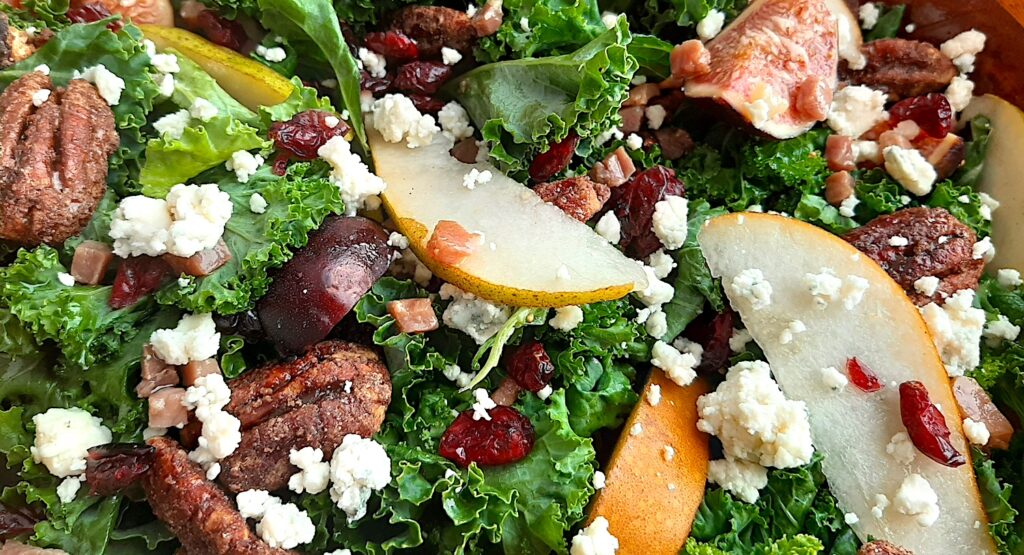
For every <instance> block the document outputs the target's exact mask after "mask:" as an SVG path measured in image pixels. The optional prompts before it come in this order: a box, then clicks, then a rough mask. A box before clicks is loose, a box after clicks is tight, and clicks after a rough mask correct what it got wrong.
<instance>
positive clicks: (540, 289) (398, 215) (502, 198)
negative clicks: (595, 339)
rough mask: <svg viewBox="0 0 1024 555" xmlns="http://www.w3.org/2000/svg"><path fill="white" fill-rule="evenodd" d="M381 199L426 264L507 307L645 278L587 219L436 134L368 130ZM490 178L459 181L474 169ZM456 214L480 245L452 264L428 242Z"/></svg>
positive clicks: (551, 302) (613, 292)
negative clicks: (459, 156)
mask: <svg viewBox="0 0 1024 555" xmlns="http://www.w3.org/2000/svg"><path fill="white" fill-rule="evenodd" d="M370 145H371V148H372V151H373V161H374V165H375V166H376V171H377V175H379V176H380V177H381V178H382V179H383V180H384V181H385V182H386V183H387V189H385V191H384V194H383V195H382V196H383V200H384V207H385V209H386V210H387V212H388V214H389V215H390V216H391V218H392V220H394V222H395V225H396V227H397V228H398V230H399V231H400V232H401V233H402V234H404V235H405V236H406V237H408V238H409V244H410V245H409V246H410V248H411V249H412V250H413V252H415V253H416V256H417V257H419V259H420V260H421V261H422V262H423V263H424V264H425V265H426V266H427V267H428V268H430V270H431V271H432V272H434V273H435V274H437V275H438V276H440V277H441V278H442V279H444V280H445V281H447V282H449V283H452V284H454V285H456V286H457V287H459V288H461V289H463V290H465V291H469V292H470V293H473V294H475V295H479V296H480V297H483V298H486V299H489V300H492V301H496V302H500V303H503V304H507V305H511V306H534V307H545V306H548V307H557V306H567V305H578V304H586V303H593V302H598V301H606V300H611V299H618V298H620V297H623V296H625V295H627V294H629V293H630V292H631V291H633V290H635V289H643V288H645V287H646V286H647V280H646V278H645V277H644V272H643V269H642V268H641V267H640V265H639V264H637V263H636V262H635V261H633V260H630V259H629V258H626V257H625V256H624V255H623V254H622V253H620V252H619V251H618V250H617V249H615V248H614V247H612V246H611V244H609V243H608V242H607V241H606V240H605V239H603V238H602V237H601V236H600V235H598V234H596V233H594V231H593V230H592V229H590V228H589V227H588V226H587V225H585V224H583V223H580V222H579V221H576V220H574V219H572V218H570V217H569V216H567V215H566V214H565V213H564V212H562V211H561V210H560V209H558V208H556V207H555V206H553V205H550V204H548V203H545V202H544V201H542V200H541V199H540V197H539V196H537V194H536V193H534V192H533V191H532V190H530V189H529V188H527V187H526V186H524V185H522V184H521V183H519V182H517V181H515V180H514V179H511V178H509V177H507V176H506V175H505V174H503V173H502V172H501V171H500V170H498V169H497V168H495V167H494V166H492V165H490V164H487V163H479V164H464V163H462V162H460V161H458V160H456V159H455V158H452V156H451V155H450V154H449V153H448V150H449V149H450V148H451V146H452V144H451V141H449V140H447V139H445V138H443V137H442V136H440V135H438V137H437V138H436V139H435V140H434V142H433V143H432V144H430V145H427V146H421V147H418V148H409V147H408V146H407V145H406V144H405V143H404V142H400V143H389V142H386V141H384V139H383V138H382V137H381V136H380V135H379V134H377V133H376V132H372V133H371V134H370ZM473 169H476V170H477V171H480V172H483V171H489V172H490V173H491V176H492V177H491V179H490V181H487V182H486V183H481V184H478V185H476V186H475V187H474V188H473V189H469V188H467V187H466V186H465V185H464V184H463V178H464V177H465V176H466V174H467V173H469V172H470V171H471V170H473ZM442 220H448V221H454V222H458V223H459V224H460V225H461V226H462V227H463V228H465V229H466V230H467V231H470V232H474V233H481V234H483V236H484V244H483V246H482V247H480V248H478V249H477V250H476V251H475V252H474V253H473V254H471V255H469V257H467V258H466V259H465V260H462V261H461V262H460V263H458V264H457V265H446V264H443V263H441V262H440V261H438V260H435V259H433V258H432V257H431V256H430V255H429V253H428V252H427V249H426V245H427V241H428V240H429V239H430V234H431V233H432V232H433V230H434V226H435V225H437V222H439V221H442Z"/></svg>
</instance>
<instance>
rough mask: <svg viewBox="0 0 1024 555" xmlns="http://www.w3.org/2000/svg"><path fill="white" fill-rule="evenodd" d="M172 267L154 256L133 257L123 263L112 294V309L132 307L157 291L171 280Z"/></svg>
mask: <svg viewBox="0 0 1024 555" xmlns="http://www.w3.org/2000/svg"><path fill="white" fill-rule="evenodd" d="M171 275H172V274H171V267H170V266H168V265H167V263H166V262H164V261H163V260H161V259H159V258H154V257H152V256H133V257H131V258H126V259H124V260H122V261H121V264H120V265H119V266H118V267H117V275H116V276H114V287H113V288H112V290H111V292H110V303H109V304H110V308H114V309H117V308H124V307H126V306H131V305H133V304H135V303H137V302H139V299H141V298H142V297H145V296H146V295H149V294H150V293H152V292H154V291H156V290H157V289H159V288H160V286H161V285H163V284H164V283H165V282H166V281H167V280H169V279H170V278H171Z"/></svg>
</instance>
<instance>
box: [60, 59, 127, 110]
mask: <svg viewBox="0 0 1024 555" xmlns="http://www.w3.org/2000/svg"><path fill="white" fill-rule="evenodd" d="M72 77H73V78H74V79H84V80H86V81H88V82H90V83H92V84H93V85H96V90H97V91H99V93H100V97H101V98H103V100H105V101H106V102H107V104H109V105H110V106H116V105H117V104H118V103H120V102H121V92H122V91H124V79H121V78H120V77H118V76H117V75H114V73H113V72H111V71H110V70H109V69H107V68H106V66H104V65H103V64H100V65H96V66H92V67H90V68H86V69H84V70H82V71H81V72H79V71H78V70H77V69H76V70H75V71H74V72H73V73H72Z"/></svg>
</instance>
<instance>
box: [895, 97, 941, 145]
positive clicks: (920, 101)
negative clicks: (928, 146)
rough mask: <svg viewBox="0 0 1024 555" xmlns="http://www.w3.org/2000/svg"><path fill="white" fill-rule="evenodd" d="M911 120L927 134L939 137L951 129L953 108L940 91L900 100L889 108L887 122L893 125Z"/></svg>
mask: <svg viewBox="0 0 1024 555" xmlns="http://www.w3.org/2000/svg"><path fill="white" fill-rule="evenodd" d="M906 120H912V121H913V122H914V123H916V124H917V125H918V127H920V128H921V130H922V131H924V132H925V133H927V134H928V135H930V136H932V137H935V138H936V139H941V138H943V137H945V136H946V135H948V134H949V132H950V131H952V130H953V124H954V123H955V121H954V117H953V108H952V107H951V106H950V105H949V99H947V98H946V95H944V94H942V93H928V94H926V95H922V96H915V97H913V98H907V99H904V100H901V101H899V102H897V103H896V104H894V105H893V107H892V108H889V122H890V123H891V124H892V125H893V126H895V125H896V124H898V123H899V122H901V121H906Z"/></svg>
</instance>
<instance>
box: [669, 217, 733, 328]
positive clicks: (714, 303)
mask: <svg viewBox="0 0 1024 555" xmlns="http://www.w3.org/2000/svg"><path fill="white" fill-rule="evenodd" d="M725 213H726V210H724V209H722V208H711V206H710V205H709V204H708V203H707V202H705V201H703V200H700V201H693V202H690V215H689V221H688V222H687V228H688V229H689V231H688V232H687V234H686V242H685V243H683V246H682V247H680V249H679V250H678V251H676V252H675V254H674V256H675V259H676V278H675V281H674V282H673V286H674V287H675V294H673V295H672V300H671V301H669V302H668V304H666V305H665V306H664V307H662V310H664V311H665V320H666V322H667V323H668V331H667V333H666V334H665V336H664V337H662V338H661V339H662V341H666V342H671V341H672V340H674V339H675V338H676V337H679V334H681V333H683V330H684V329H686V326H688V325H689V324H690V322H692V321H693V320H694V319H696V318H697V316H700V314H701V312H703V311H704V303H705V301H707V302H708V303H709V304H710V305H711V307H712V308H713V309H714V310H715V311H716V312H721V311H723V310H725V300H724V299H723V298H722V291H721V287H719V284H718V281H716V280H715V279H714V278H713V277H712V276H711V270H710V269H709V268H708V263H707V261H706V260H705V259H704V253H702V252H701V250H700V245H698V244H697V236H698V235H699V234H700V230H701V228H702V227H703V226H704V222H706V221H708V219H710V218H714V217H715V216H721V215H722V214H725Z"/></svg>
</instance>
